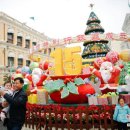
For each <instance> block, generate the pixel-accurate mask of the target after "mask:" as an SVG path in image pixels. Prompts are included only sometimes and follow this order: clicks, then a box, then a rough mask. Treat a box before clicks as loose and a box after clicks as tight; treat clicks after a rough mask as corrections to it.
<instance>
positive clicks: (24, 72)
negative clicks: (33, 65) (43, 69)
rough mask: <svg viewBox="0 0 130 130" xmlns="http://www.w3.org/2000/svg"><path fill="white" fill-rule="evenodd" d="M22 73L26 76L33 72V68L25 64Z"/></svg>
mask: <svg viewBox="0 0 130 130" xmlns="http://www.w3.org/2000/svg"><path fill="white" fill-rule="evenodd" d="M21 73H22V74H23V76H25V75H26V74H31V70H30V68H29V67H28V66H23V67H22V68H21Z"/></svg>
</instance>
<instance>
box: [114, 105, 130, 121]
mask: <svg viewBox="0 0 130 130" xmlns="http://www.w3.org/2000/svg"><path fill="white" fill-rule="evenodd" d="M128 114H130V108H129V106H128V105H126V104H125V105H124V106H123V107H121V106H120V105H119V104H117V105H116V108H115V111H114V115H113V120H115V121H117V122H122V123H127V122H128V118H127V116H128Z"/></svg>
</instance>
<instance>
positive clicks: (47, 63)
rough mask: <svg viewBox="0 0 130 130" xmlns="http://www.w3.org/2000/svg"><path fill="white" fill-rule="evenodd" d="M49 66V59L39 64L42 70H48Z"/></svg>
mask: <svg viewBox="0 0 130 130" xmlns="http://www.w3.org/2000/svg"><path fill="white" fill-rule="evenodd" d="M48 66H49V62H48V61H43V62H41V63H40V64H39V68H40V69H42V70H47V69H48Z"/></svg>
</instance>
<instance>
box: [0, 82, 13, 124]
mask: <svg viewBox="0 0 130 130" xmlns="http://www.w3.org/2000/svg"><path fill="white" fill-rule="evenodd" d="M1 89H3V90H4V91H6V92H7V93H8V94H10V95H12V94H13V90H12V85H11V82H10V81H7V82H5V83H4V86H3V87H1ZM5 101H6V100H5V99H4V98H3V97H1V103H4V102H5ZM8 110H9V106H8V107H5V108H3V109H2V111H1V113H0V117H1V120H2V121H3V122H4V123H5V120H6V118H7V114H8Z"/></svg>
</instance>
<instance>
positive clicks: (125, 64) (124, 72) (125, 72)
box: [119, 63, 128, 85]
mask: <svg viewBox="0 0 130 130" xmlns="http://www.w3.org/2000/svg"><path fill="white" fill-rule="evenodd" d="M123 65H124V68H123V69H122V71H121V73H120V77H119V85H125V84H126V82H125V76H126V75H127V70H128V68H127V63H123Z"/></svg>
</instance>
